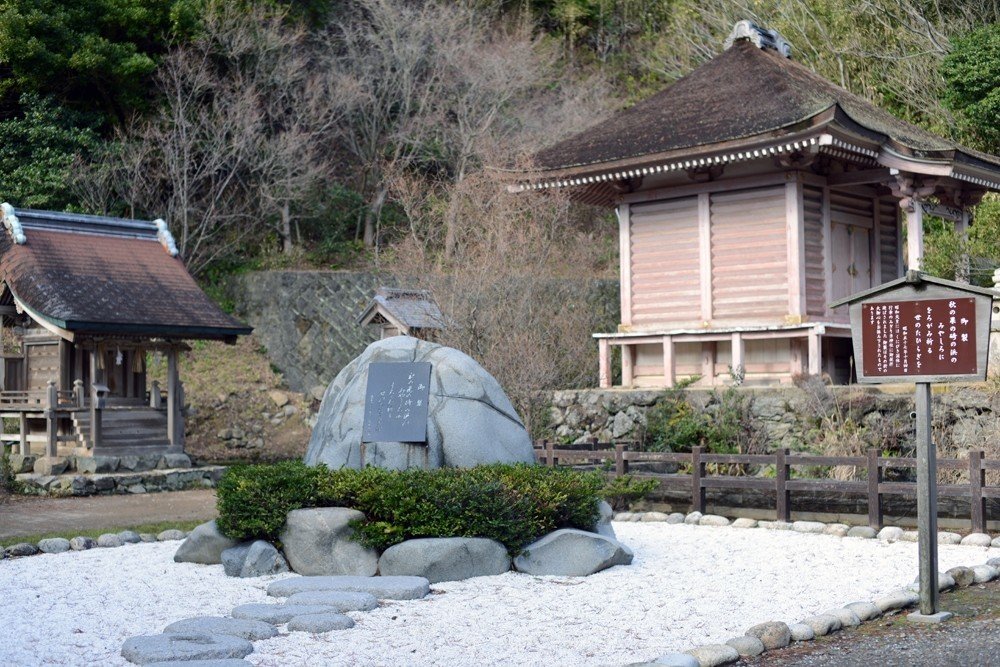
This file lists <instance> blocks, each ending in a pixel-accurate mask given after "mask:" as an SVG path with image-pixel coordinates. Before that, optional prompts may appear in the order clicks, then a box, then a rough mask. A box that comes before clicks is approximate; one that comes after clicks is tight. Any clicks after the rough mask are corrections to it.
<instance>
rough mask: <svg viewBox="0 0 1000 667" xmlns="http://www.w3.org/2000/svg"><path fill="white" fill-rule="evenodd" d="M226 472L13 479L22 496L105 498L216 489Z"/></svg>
mask: <svg viewBox="0 0 1000 667" xmlns="http://www.w3.org/2000/svg"><path fill="white" fill-rule="evenodd" d="M185 458H186V457H185ZM225 471H226V467H225V466H201V467H198V468H192V467H182V468H164V467H160V468H153V469H149V470H138V471H128V470H118V471H115V472H108V473H80V472H77V473H68V474H60V475H44V474H38V473H21V474H19V475H17V476H16V479H17V481H18V482H20V483H21V484H22V486H23V487H24V493H25V495H31V496H56V497H65V496H98V495H101V496H108V495H125V494H134V493H157V492H161V491H164V492H165V491H183V490H185V489H206V488H207V489H210V488H215V486H216V485H217V484H218V483H219V480H220V479H221V478H222V473H224V472H225Z"/></svg>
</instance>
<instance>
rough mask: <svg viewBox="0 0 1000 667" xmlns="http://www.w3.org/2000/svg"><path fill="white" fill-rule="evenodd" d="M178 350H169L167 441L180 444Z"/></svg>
mask: <svg viewBox="0 0 1000 667" xmlns="http://www.w3.org/2000/svg"><path fill="white" fill-rule="evenodd" d="M177 409H178V408H177V350H176V349H175V348H173V347H171V348H169V349H168V350H167V441H168V442H170V444H171V445H176V444H178V442H179V441H178V433H177Z"/></svg>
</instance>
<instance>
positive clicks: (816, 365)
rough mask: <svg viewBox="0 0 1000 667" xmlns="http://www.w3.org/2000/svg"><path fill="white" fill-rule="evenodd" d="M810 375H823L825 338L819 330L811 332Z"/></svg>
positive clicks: (814, 329)
mask: <svg viewBox="0 0 1000 667" xmlns="http://www.w3.org/2000/svg"><path fill="white" fill-rule="evenodd" d="M808 363H809V375H822V374H823V337H822V336H821V335H820V332H819V329H816V328H813V329H810V330H809V355H808Z"/></svg>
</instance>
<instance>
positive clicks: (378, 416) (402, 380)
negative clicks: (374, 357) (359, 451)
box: [361, 362, 431, 443]
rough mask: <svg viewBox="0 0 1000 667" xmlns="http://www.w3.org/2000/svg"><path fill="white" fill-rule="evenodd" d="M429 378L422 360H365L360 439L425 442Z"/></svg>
mask: <svg viewBox="0 0 1000 667" xmlns="http://www.w3.org/2000/svg"><path fill="white" fill-rule="evenodd" d="M430 378H431V365H430V364H429V363H426V362H415V363H405V362H398V363H372V364H369V366H368V386H367V387H366V388H365V423H364V427H363V429H362V435H361V440H362V442H422V443H425V442H427V401H428V399H429V396H430Z"/></svg>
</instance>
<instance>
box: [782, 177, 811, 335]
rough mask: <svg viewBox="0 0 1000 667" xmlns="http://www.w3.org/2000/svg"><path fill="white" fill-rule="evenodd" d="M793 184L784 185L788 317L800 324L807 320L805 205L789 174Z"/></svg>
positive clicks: (797, 184) (797, 187)
mask: <svg viewBox="0 0 1000 667" xmlns="http://www.w3.org/2000/svg"><path fill="white" fill-rule="evenodd" d="M788 176H789V177H792V176H794V177H795V179H796V180H794V181H791V182H788V183H785V225H786V242H787V253H786V255H787V261H788V317H789V320H790V321H792V322H796V323H797V322H801V321H802V320H803V319H804V318H805V316H806V267H805V256H806V237H805V202H804V201H803V198H802V184H801V183H800V182H799V181H798V178H799V176H798V173H797V172H790V173H789V174H788Z"/></svg>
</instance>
